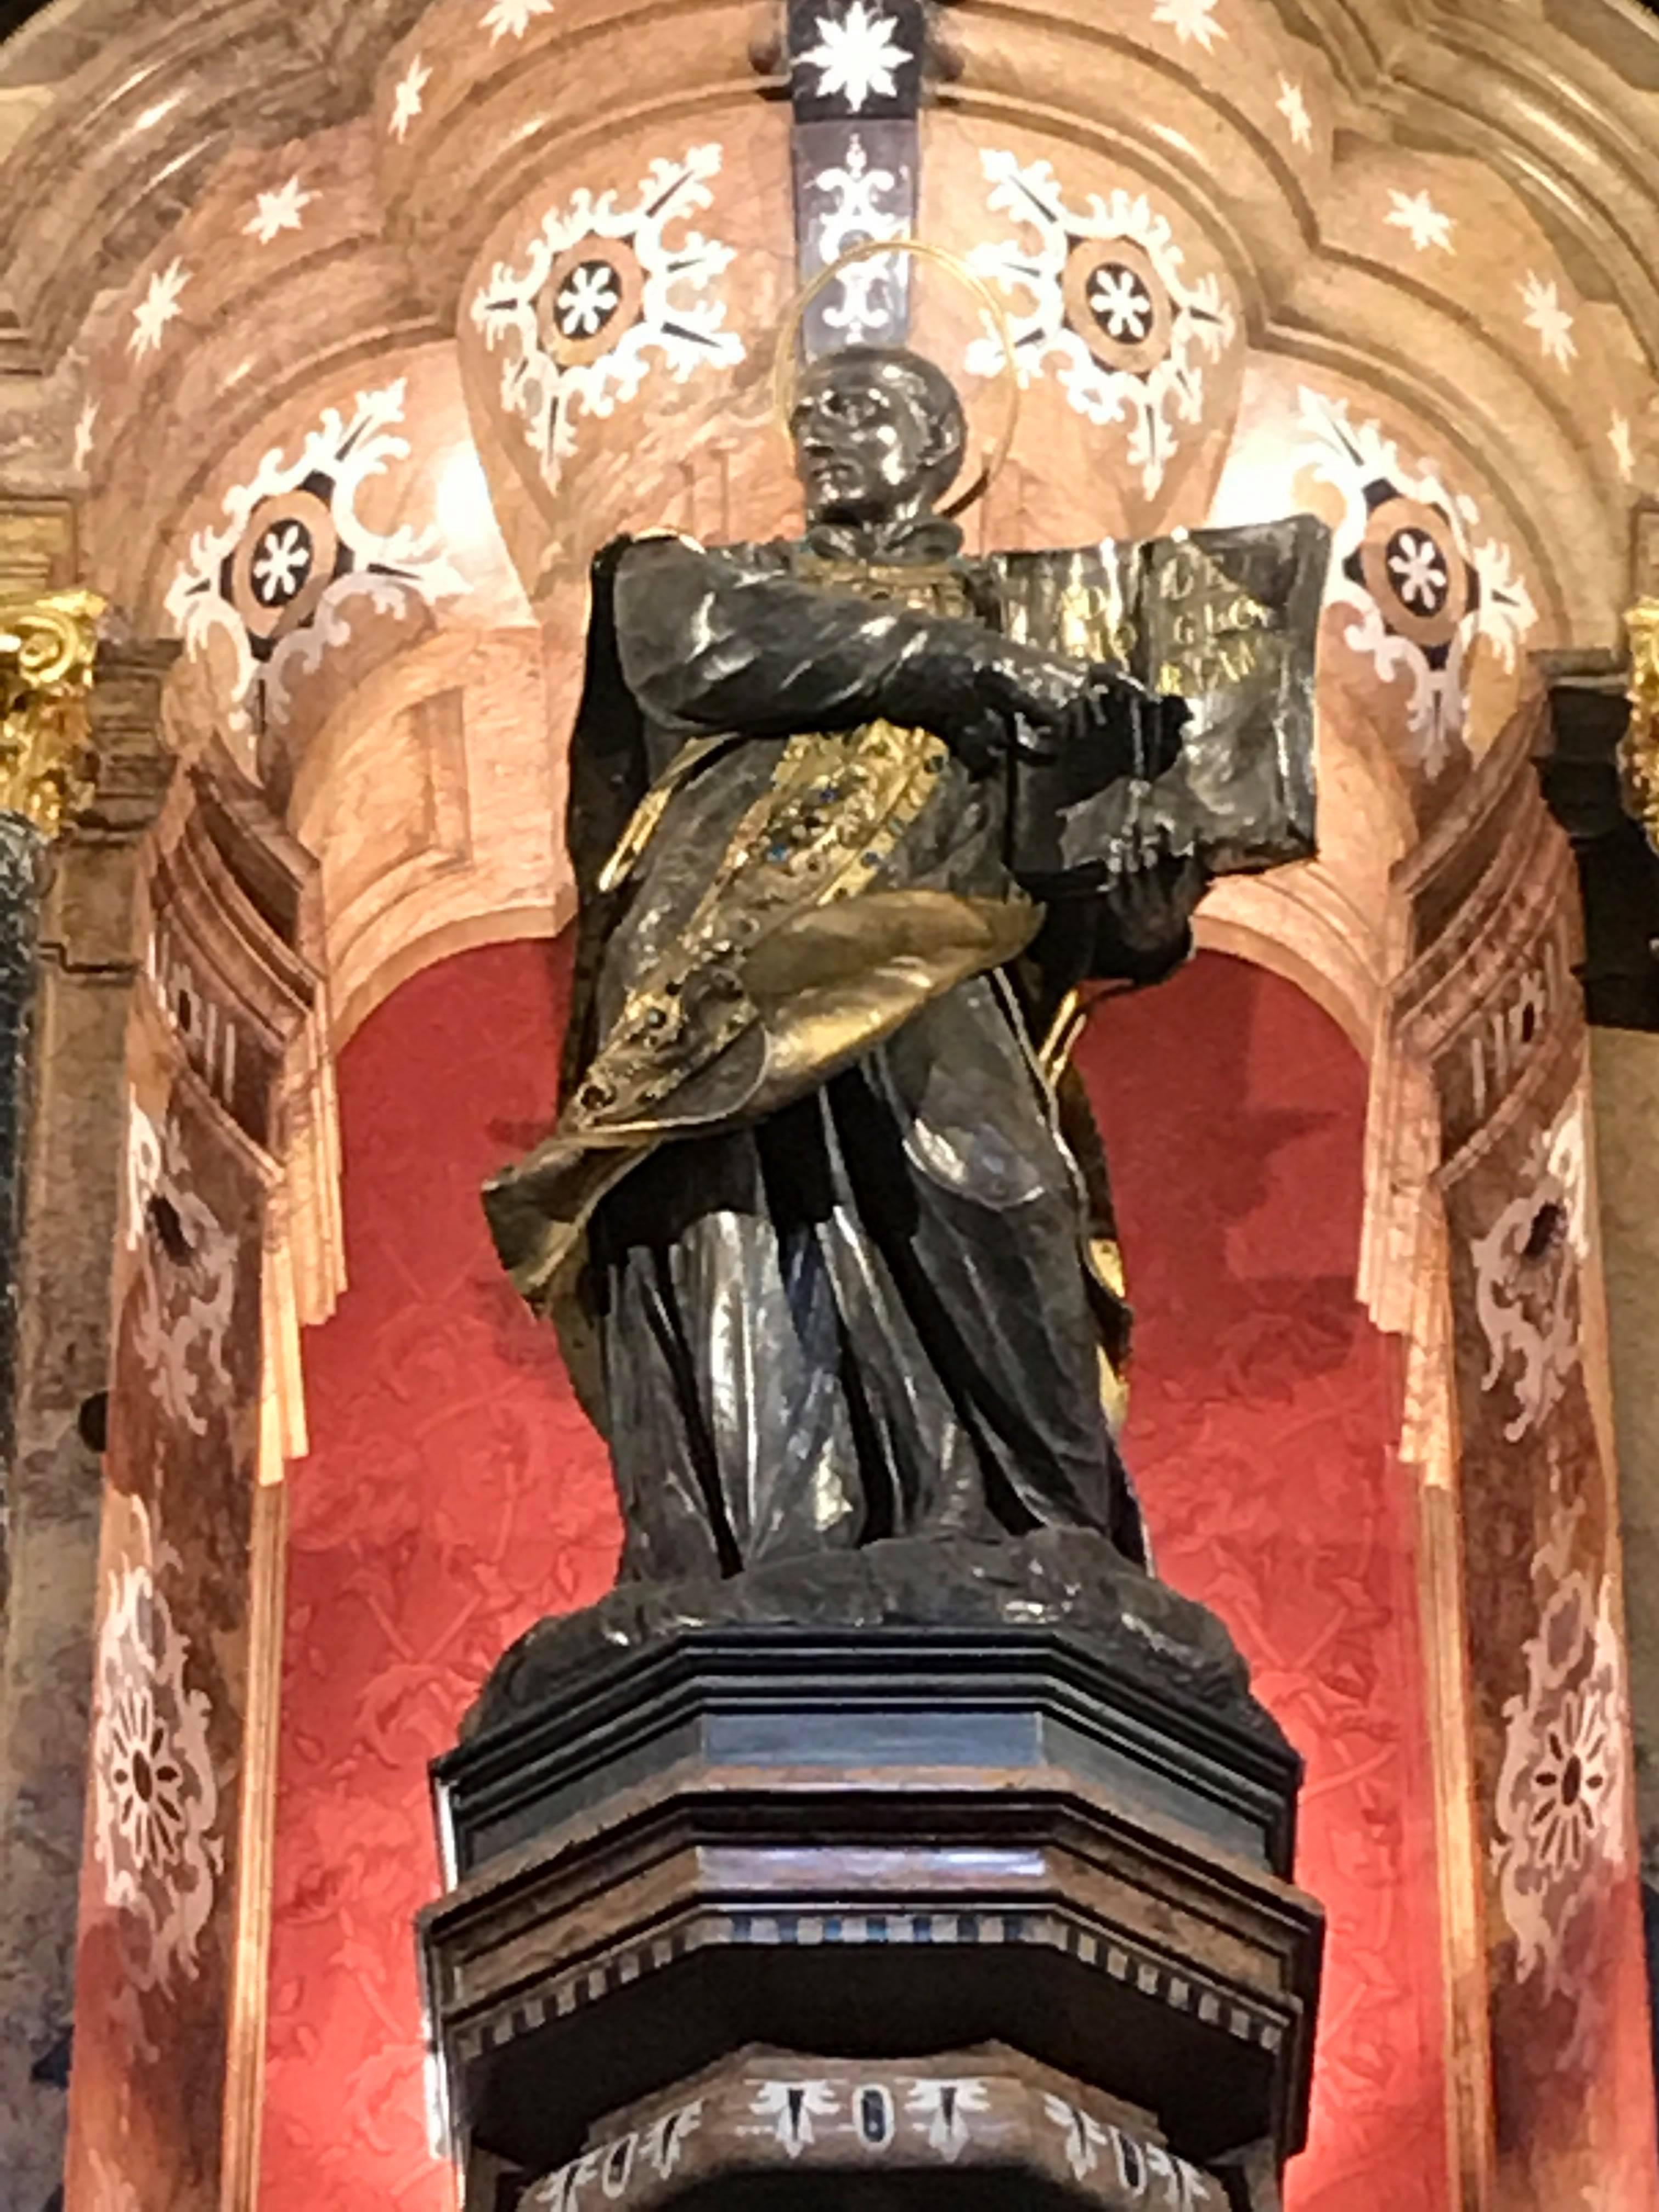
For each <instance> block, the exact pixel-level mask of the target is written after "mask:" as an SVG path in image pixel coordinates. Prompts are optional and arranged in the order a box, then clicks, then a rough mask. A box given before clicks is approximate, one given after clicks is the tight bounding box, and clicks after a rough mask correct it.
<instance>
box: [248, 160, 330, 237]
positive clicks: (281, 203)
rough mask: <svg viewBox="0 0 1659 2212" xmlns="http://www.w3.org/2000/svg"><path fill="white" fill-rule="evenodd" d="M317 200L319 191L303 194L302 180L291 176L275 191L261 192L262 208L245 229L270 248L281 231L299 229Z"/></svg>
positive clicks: (258, 208)
mask: <svg viewBox="0 0 1659 2212" xmlns="http://www.w3.org/2000/svg"><path fill="white" fill-rule="evenodd" d="M316 197H317V195H316V193H315V192H302V191H301V189H300V179H299V178H298V177H297V176H295V177H290V178H289V180H288V182H287V183H286V184H285V185H279V186H278V187H277V189H276V191H274V192H261V193H260V195H259V204H258V206H257V207H256V208H255V209H254V210H253V214H252V216H251V217H250V219H249V220H248V221H247V222H246V223H244V224H243V226H242V228H243V229H244V230H245V231H246V234H247V235H248V236H249V237H250V238H257V239H258V241H259V243H260V245H261V246H269V245H270V241H271V240H272V239H273V238H275V237H276V234H277V232H278V231H279V230H298V228H300V217H301V214H302V212H303V211H304V210H306V209H307V208H308V207H309V206H310V205H311V203H312V202H313V200H314V199H315V198H316Z"/></svg>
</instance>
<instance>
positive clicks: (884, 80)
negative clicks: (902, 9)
mask: <svg viewBox="0 0 1659 2212" xmlns="http://www.w3.org/2000/svg"><path fill="white" fill-rule="evenodd" d="M817 24H818V43H817V46H812V47H810V48H809V49H808V50H807V52H805V53H804V54H803V55H802V56H801V59H802V60H803V61H804V62H805V64H806V65H807V67H808V68H809V69H815V70H817V73H818V98H819V99H820V100H834V99H835V98H836V95H837V94H840V95H841V96H842V98H844V99H845V100H846V102H847V105H848V107H850V108H851V109H852V111H853V112H854V115H858V114H860V113H862V112H863V109H864V104H865V102H866V100H872V99H874V100H890V99H891V98H892V97H893V94H895V93H896V91H897V89H898V74H897V73H898V71H899V70H901V69H902V68H903V66H904V64H905V63H906V62H908V60H909V59H910V50H909V48H908V46H900V45H899V43H898V41H897V40H896V38H895V37H894V35H893V33H894V31H895V30H896V24H895V22H894V20H893V18H892V17H891V16H890V15H886V14H884V12H883V10H882V9H881V8H880V7H879V6H878V7H874V8H872V7H869V6H867V5H866V0H851V4H850V6H848V8H847V9H845V11H844V12H843V13H842V14H841V15H820V16H819V17H818V19H817Z"/></svg>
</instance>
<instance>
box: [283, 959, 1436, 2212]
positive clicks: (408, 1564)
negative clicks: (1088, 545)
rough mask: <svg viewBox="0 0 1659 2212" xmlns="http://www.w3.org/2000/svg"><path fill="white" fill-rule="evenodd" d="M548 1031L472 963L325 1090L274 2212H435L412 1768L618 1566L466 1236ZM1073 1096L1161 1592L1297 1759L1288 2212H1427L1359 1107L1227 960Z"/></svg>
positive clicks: (536, 1089)
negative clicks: (1299, 1807)
mask: <svg viewBox="0 0 1659 2212" xmlns="http://www.w3.org/2000/svg"><path fill="white" fill-rule="evenodd" d="M563 993H564V963H563V957H562V948H558V947H554V948H548V947H544V946H539V945H497V946H492V947H489V948H487V949H485V950H483V951H475V952H470V953H465V954H462V955H459V956H458V957H455V958H453V959H451V960H448V961H446V962H444V963H441V965H439V966H438V967H436V968H435V969H428V971H427V972H426V973H424V974H422V975H419V976H417V977H416V978H415V979H414V980H413V981H410V982H409V983H407V984H405V985H404V987H403V988H402V989H401V990H399V991H398V993H397V994H395V995H394V997H393V998H392V999H391V1000H389V1001H388V1002H387V1003H386V1005H385V1006H382V1007H381V1008H380V1010H379V1011H378V1012H376V1013H375V1014H374V1016H372V1017H371V1018H370V1019H369V1020H368V1022H367V1023H366V1024H364V1026H363V1028H362V1030H361V1031H360V1032H359V1034H358V1035H357V1036H356V1037H355V1038H354V1039H353V1040H352V1042H351V1044H350V1046H349V1048H348V1049H347V1051H346V1053H345V1054H344V1055H343V1061H342V1066H341V1070H340V1081H341V1113H342V1118H343V1131H344V1149H345V1159H346V1176H345V1213H346V1242H347V1255H348V1262H349V1271H350V1288H349V1291H347V1293H346V1296H345V1298H344V1300H343V1303H342V1304H341V1307H340V1310H339V1311H338V1313H337V1315H336V1316H335V1317H334V1319H333V1320H332V1321H331V1322H329V1323H328V1324H327V1326H326V1327H325V1328H322V1329H320V1330H318V1331H316V1332H315V1333H314V1334H313V1336H312V1337H311V1338H310V1340H308V1343H307V1383H308V1389H309V1398H310V1412H311V1422H312V1433H313V1446H314V1449H313V1453H312V1455H311V1457H310V1458H309V1459H308V1460H307V1462H304V1463H303V1464H302V1465H301V1466H299V1467H296V1468H295V1469H294V1472H293V1477H292V1497H293V1529H292V1542H291V1552H290V1563H289V1594H288V1625H287V1646H286V1657H285V1667H284V1679H283V1730H282V1751H281V1770H280V1776H279V1784H278V1799H277V1835H276V1917H275V1927H274V1930H273V1936H272V1946H271V1965H270V2041H269V2059H270V2070H269V2077H268V2089H267V2104H266V2119H265V2148H264V2191H263V2194H262V2197H261V2200H260V2201H261V2204H262V2207H264V2212H316V2207H317V2206H318V2205H319V2203H327V2204H328V2205H329V2206H330V2207H331V2212H385V2209H386V2208H387V2207H392V2206H395V2207H398V2208H407V2212H441V2208H446V2212H447V2207H448V2206H449V2204H450V2203H452V2201H453V2200H452V2199H451V2197H450V2196H449V2194H448V2191H447V2185H446V2181H445V2179H444V2176H443V2174H442V2172H441V2170H440V2169H439V2168H438V2167H436V2166H435V2165H434V2164H433V2162H432V2160H430V2158H429V2156H428V2152H427V2149H426V2131H425V2123H424V2118H423V2112H422V2089H421V2060H420V2046H419V2029H418V2020H417V2008H416V1990H415V1975H414V1966H413V1944H412V1939H411V1936H410V1921H411V1918H412V1917H413V1915H414V1913H415V1911H416V1908H417V1906H418V1905H421V1904H422V1902H423V1901H424V1900H425V1899H427V1898H428V1897H429V1896H430V1895H431V1894H432V1893H433V1891H434V1889H435V1886H436V1881H437V1868H436V1862H435V1854H434V1850H433V1844H432V1840H431V1821H430V1818H429V1813H428V1802H427V1795H426V1781H425V1765H426V1761H427V1759H428V1757H429V1756H430V1755H431V1753H433V1752H434V1751H435V1750H437V1749H439V1748H440V1747H442V1746H443V1745H445V1744H447V1742H449V1741H451V1740H452V1739H453V1734H454V1729H455V1724H456V1722H457V1721H458V1719H459V1716H460V1713H461V1711H462V1709H463V1707H464V1706H465V1704H466V1703H467V1701H468V1699H469V1698H470V1697H471V1694H472V1692H473V1691H474V1690H475V1688H476V1687H477V1684H478V1682H479V1680H481V1679H482V1677H483V1674H484V1673H485V1672H486V1670H487V1669H488V1668H489V1664H490V1662H491V1661H492V1660H493V1659H494V1658H495V1656H496V1654H497V1653H498V1652H499V1651H500V1650H501V1646H502V1645H503V1644H505V1643H506V1642H507V1640H508V1639H509V1638H511V1637H513V1636H514V1635H515V1634H517V1633H518V1632H519V1631H520V1628H522V1627H523V1626H526V1624H527V1623H529V1622H530V1621H531V1620H534V1619H535V1618H536V1617H537V1616H538V1614H540V1613H544V1612H545V1611H548V1610H550V1609H551V1608H553V1607H566V1606H574V1605H580V1604H583V1603H586V1602H587V1601H590V1600H591V1599H592V1598H594V1597H597V1596H598V1595H599V1594H600V1593H601V1592H602V1590H603V1589H605V1586H606V1584H607V1583H608V1582H609V1579H610V1577H611V1572H612V1569H613V1566H614V1561H615V1554H616V1545H617V1526H616V1516H615V1511H614V1508H613V1505H612V1503H611V1495H610V1490H609V1485H608V1480H607V1477H606V1474H605V1459H604V1454H603V1450H602V1449H601V1448H600V1446H599V1443H598V1442H597V1440H596V1439H595V1438H594V1437H593V1436H592V1432H591V1431H589V1430H588V1428H587V1426H586V1423H585V1422H584V1421H583V1419H582V1418H581V1416H580V1413H578V1412H577V1410H576V1408H575V1407H574V1403H573V1401H572V1400H571V1397H570V1394H569V1389H568V1384H567V1383H566V1381H565V1378H564V1376H563V1374H562V1370H561V1367H560V1364H559V1361H558V1358H557V1355H556V1352H554V1350H553V1348H552V1346H551V1341H550V1338H549V1337H548V1336H547V1335H546V1334H545V1333H544V1331H542V1330H541V1329H540V1328H538V1327H536V1326H535V1325H534V1324H532V1322H530V1321H529V1319H528V1318H527V1316H526V1315H525V1314H524V1313H523V1312H522V1310H520V1308H519V1306H518V1304H517V1303H516V1301H515V1299H514V1297H513V1295H512V1293H511V1291H509V1289H508V1288H507V1285H506V1284H505V1283H504V1282H503V1281H502V1279H501V1278H500V1276H499V1275H498V1273H497V1272H496V1269H495V1262H494V1259H493V1256H492V1255H491V1253H490V1250H489V1244H488V1242H487V1239H486V1237H485V1235H484V1231H483V1221H482V1218H481V1216H480V1214H479V1212H478V1206H477V1185H478V1183H479V1182H480V1181H481V1180H482V1178H483V1176H484V1175H485V1174H486V1173H487V1172H488V1171H489V1169H490V1168H491V1167H493V1166H495V1164H498V1162H499V1161H501V1159H503V1158H507V1157H508V1156H509V1155H511V1154H512V1153H513V1152H515V1151H517V1150H520V1149H521V1148H522V1147H523V1146H525V1145H526V1144H527V1143H528V1142H529V1141H530V1140H531V1139H532V1137H533V1136H534V1135H535V1134H537V1133H538V1131H539V1127H540V1125H541V1123H542V1121H543V1120H544V1116H545V1114H546V1111H547V1107H548V1102H549V1100H550V1097H551V1096H552V1091H553V1079H554V1064H555V1057H556V1036H557V1032H558V1028H559V1024H560V1021H561V1018H562V1002H563ZM1082 1057H1083V1064H1084V1066H1085V1073H1086V1074H1087V1075H1088V1077H1089V1079H1090V1083H1091V1090H1092V1091H1093V1093H1094V1096H1095V1098H1096V1102H1097V1108H1098V1109H1099V1110H1100V1113H1101V1116H1102V1120H1103V1125H1104V1127H1105V1128H1106V1131H1107V1134H1108V1138H1109V1145H1110V1149H1111V1155H1112V1161H1113V1169H1114V1174H1115V1181H1116V1185H1117V1196H1118V1201H1119V1207H1120V1212H1121V1215H1122V1220H1123V1230H1124V1243H1125V1246H1126V1249H1127V1253H1128V1257H1129V1265H1130V1270H1131V1290H1132V1293H1133V1297H1134V1298H1135V1301H1136V1304H1137V1307H1138V1310H1139V1319H1140V1336H1139V1353H1138V1358H1137V1363H1136V1370H1135V1385H1134V1399H1133V1407H1132V1411H1131V1417H1130V1430H1129V1439H1128V1441H1129V1447H1130V1453H1131V1457H1132V1460H1133V1465H1134V1467H1135V1469H1136V1473H1137V1475H1138V1478H1139V1481H1140V1485H1141V1488H1142V1491H1143V1492H1144V1495H1145V1497H1146V1504H1147V1507H1148V1511H1149V1515H1150V1518H1151V1521H1152V1531H1153V1536H1154V1541H1155V1542H1156V1544H1157V1546H1158V1556H1159V1564H1160V1566H1161V1568H1162V1570H1163V1571H1164V1573H1165V1574H1166V1575H1167V1576H1168V1577H1169V1579H1170V1580H1171V1581H1172V1582H1174V1583H1176V1584H1177V1585H1179V1586H1180V1587H1181V1588H1182V1589H1186V1590H1188V1591H1189V1592H1191V1593H1192V1594H1193V1595H1195V1596H1198V1597H1200V1598H1202V1599H1204V1600H1205V1601H1207V1602H1208V1603H1210V1604H1212V1605H1213V1606H1215V1607H1216V1608H1217V1609H1218V1611H1219V1612H1220V1613H1222V1614H1223V1615H1224V1616H1225V1618H1226V1620H1227V1621H1228V1622H1229V1624H1230V1626H1231V1627H1232V1629H1233V1632H1234V1633H1235V1634H1236V1635H1237V1638H1239V1640H1240V1642H1241V1644H1243V1646H1244V1648H1245V1650H1246V1651H1247V1652H1248V1653H1249V1657H1250V1659H1251V1662H1252V1663H1253V1665H1254V1667H1255V1669H1256V1683H1257V1687H1258V1689H1259V1690H1260V1691H1261V1694H1262V1695H1263V1696H1264V1697H1265V1698H1266V1699H1267V1702H1268V1703H1269V1704H1271V1705H1273V1708H1274V1710H1275V1711H1277V1712H1278V1714H1279V1717H1280V1719H1281V1720H1282V1721H1283V1723H1284V1724H1285V1727H1286V1728H1287V1729H1288V1730H1289V1731H1290V1733H1291V1735H1292V1736H1293V1737H1294V1739H1295V1740H1296V1741H1297V1743H1298V1744H1299V1745H1300V1746H1301V1747H1302V1748H1303V1749H1304V1752H1305V1753H1306V1754H1307V1756H1308V1761H1309V1781H1308V1789H1307V1793H1306V1796H1305V1798H1304V1824H1303V1851H1302V1859H1301V1875H1302V1878H1303V1879H1304V1881H1306V1883H1307V1884H1308V1886H1309V1887H1310V1888H1312V1889H1314V1890H1315V1891H1316V1892H1317V1893H1319V1894H1320V1895H1321V1896H1322V1898H1323V1899H1324V1900H1325V1902H1326V1904H1327V1906H1328V1910H1329V1912H1330V1917H1331V1926H1332V1942H1331V1949H1330V1954H1329V1957H1328V1971H1327V1981H1326V1994H1325V2002H1324V2009H1323V2015H1322V2029H1321V2051H1320V2075H1319V2085H1318V2090H1317V2095H1316V2119H1315V2130H1314V2138H1313V2142H1312V2145H1311V2147H1310V2151H1309V2153H1308V2154H1307V2156H1306V2157H1305V2158H1304V2159H1303V2160H1301V2161H1299V2163H1298V2166H1297V2170H1296V2172H1295V2174H1294V2179H1293V2186H1292V2189H1291V2212H1371V2207H1372V2205H1373V2204H1374V2203H1376V2201H1377V2197H1378V2190H1379V2187H1380V2186H1381V2185H1383V2182H1384V2179H1385V2178H1386V2185H1387V2197H1388V2203H1389V2205H1390V2207H1391V2208H1392V2212H1443V2206H1444V2205H1445V2203H1446V2202H1447V2200H1448V2192H1447V2190H1446V2187H1445V2185H1444V2182H1443V2179H1440V2160H1439V2158H1438V2154H1437V2151H1438V2145H1439V2142H1440V2141H1441V2139H1442V2136H1443V2124H1442V2117H1441V2115H1442V2109H1443V2078H1442V2066H1441V2058H1440V2034H1439V2023H1440V1979H1439V1966H1438V1953H1437V1931H1436V1925H1435V1903H1434V1900H1435V1895H1436V1883H1435V1871H1434V1863H1433V1840H1432V1830H1431V1796H1430V1787H1431V1784H1430V1776H1429V1771H1428V1765H1427V1756H1426V1750H1425V1727H1424V1716H1423V1693H1422V1688H1421V1681H1422V1671H1421V1666H1420V1661H1419V1645H1418V1637H1417V1629H1416V1613H1415V1606H1416V1598H1415V1588H1414V1579H1413V1556H1412V1553H1413V1547H1412V1534H1411V1527H1412V1524H1411V1516H1410V1493H1409V1489H1408V1486H1407V1481H1406V1479H1405V1477H1404V1476H1403V1475H1402V1474H1401V1472H1400V1470H1398V1469H1397V1468H1395V1466H1394V1464H1393V1462H1391V1459H1390V1456H1389V1436H1390V1434H1391V1431H1392V1423H1393V1418H1394V1412H1393V1406H1392V1403H1391V1394H1390V1389H1389V1370H1388V1362H1387V1358H1386V1346H1384V1344H1383V1341H1382V1340H1380V1339H1378V1337H1377V1336H1376V1333H1375V1331H1373V1330H1372V1329H1371V1328H1370V1325H1369V1323H1368V1322H1366V1321H1365V1319H1364V1316H1363V1315H1362V1313H1361V1312H1360V1310H1359V1309H1358V1307H1357V1306H1356V1304H1354V1300H1353V1295H1352V1284H1353V1277H1354V1264H1355V1259H1356V1255H1357V1249H1358V1222H1359V1188H1360V1168H1359V1163H1360V1147H1361V1139H1362V1133H1363V1127H1364V1071H1363V1069H1362V1068H1361V1066H1360V1064H1359V1062H1358V1059H1357V1057H1356V1055H1355V1054H1354V1053H1353V1052H1352V1048H1350V1046H1349V1045H1348V1044H1347V1042H1346V1040H1345V1039H1344V1038H1343V1037H1342V1036H1340V1033H1339V1032H1338V1031H1337V1030H1336V1029H1335V1028H1334V1025H1333V1024H1331V1023H1330V1022H1329V1021H1328V1019H1327V1018H1325V1016H1323V1015H1322V1014H1321V1013H1320V1012H1318V1011H1317V1010H1316V1008H1315V1007H1314V1006H1312V1005H1311V1004H1310V1002H1309V1001H1308V1000H1306V999H1304V997H1302V996H1301V995H1300V994H1298V993H1297V991H1295V990H1294V989H1293V988H1292V987H1291V986H1290V985H1288V984H1286V983H1284V982H1281V981H1279V980H1278V979H1277V978H1275V977H1273V976H1271V975H1267V974H1265V973H1264V972H1262V971H1261V970H1259V969H1253V968H1249V967H1247V966H1244V965H1243V964H1242V963H1238V962H1236V961H1232V960H1228V959H1224V958H1221V957H1215V956H1207V957H1200V959H1199V960H1197V961H1195V962H1194V963H1193V964H1192V966H1191V967H1189V968H1188V969H1187V970H1185V971H1184V972H1183V973H1182V975H1180V976H1178V977H1177V978H1176V980H1175V981H1174V982H1173V983H1171V984H1170V985H1167V986H1165V987H1164V988H1163V989H1162V990H1160V991H1158V992H1156V993H1152V994H1147V995H1146V996H1145V997H1143V998H1139V999H1135V1000H1128V1001H1124V1002H1121V1003H1119V1004H1118V1005H1115V1006H1113V1007H1111V1008H1110V1009H1109V1010H1108V1011H1107V1012H1105V1013H1103V1015H1101V1016H1099V1017H1097V1021H1096V1024H1095V1025H1094V1028H1093V1029H1092V1030H1091V1034H1090V1036H1089V1038H1088V1040H1087V1042H1086V1044H1085V1050H1084V1054H1083V1056H1082ZM1405 2146H1410V2147H1411V2148H1412V2151H1413V2153H1415V2154H1417V2155H1415V2156H1413V2157H1411V2158H1409V2159H1407V2158H1406V2157H1402V2148H1403V2147H1405ZM1413 2167H1415V2168H1416V2171H1415V2172H1413Z"/></svg>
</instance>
